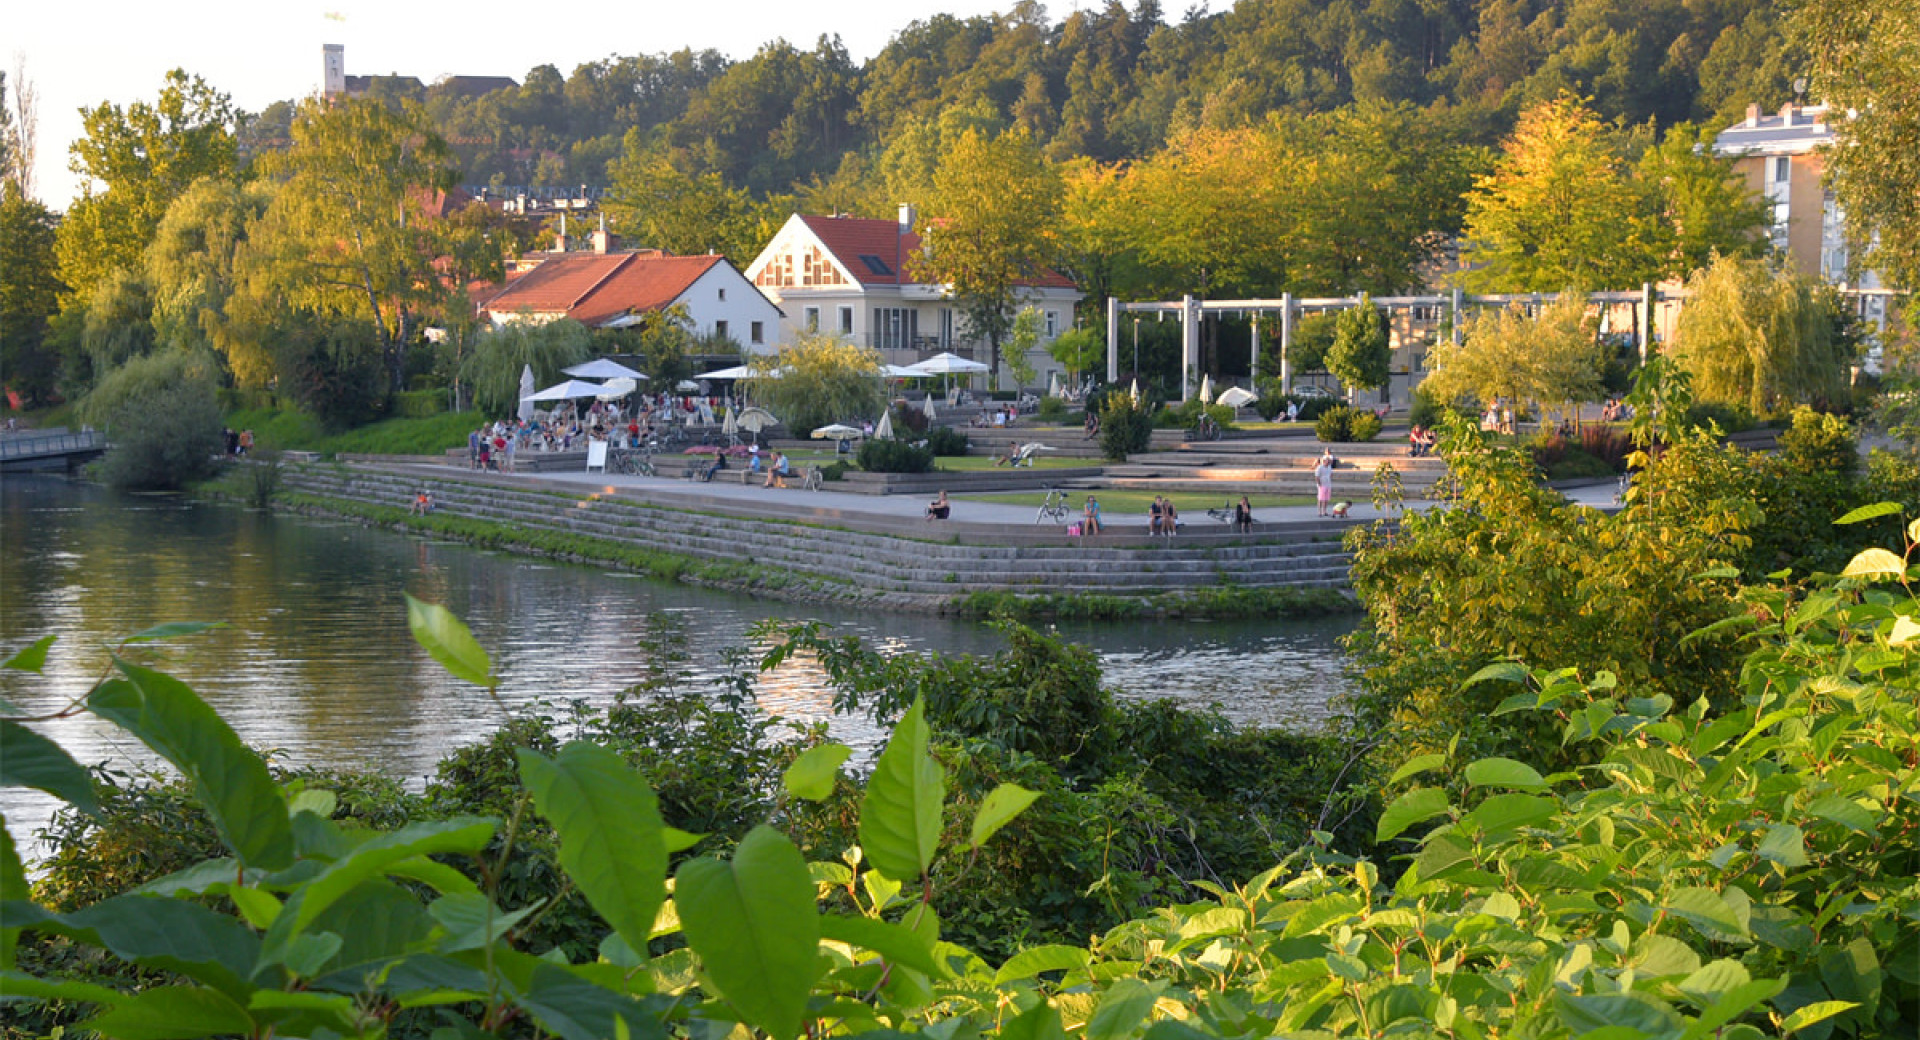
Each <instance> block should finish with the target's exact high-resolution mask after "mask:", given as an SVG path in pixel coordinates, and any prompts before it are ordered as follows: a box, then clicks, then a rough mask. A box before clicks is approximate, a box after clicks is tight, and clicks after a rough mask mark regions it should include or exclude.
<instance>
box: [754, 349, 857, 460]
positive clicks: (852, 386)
mask: <svg viewBox="0 0 1920 1040" xmlns="http://www.w3.org/2000/svg"><path fill="white" fill-rule="evenodd" d="M747 364H748V366H749V367H750V368H751V369H752V370H753V375H752V376H751V377H749V378H748V379H747V380H746V381H745V390H746V393H747V396H748V397H749V398H751V399H752V400H753V401H754V402H755V403H756V404H759V405H761V406H763V407H765V408H767V409H769V410H771V411H772V412H773V414H774V415H776V416H778V417H779V418H780V421H781V423H782V425H784V426H786V428H787V429H788V430H789V431H791V432H792V433H793V434H794V435H795V436H805V435H806V434H807V433H809V432H811V431H813V430H815V429H817V428H819V427H821V426H825V425H827V424H829V423H834V422H848V421H851V422H858V421H860V420H861V419H866V418H871V417H873V416H876V415H878V414H880V409H881V408H883V407H885V406H886V403H887V397H886V392H885V389H884V387H883V386H882V384H881V368H880V354H879V352H877V351H875V350H872V349H870V348H868V347H862V346H858V345H856V344H853V343H849V342H847V341H846V340H843V339H840V338H839V337H837V336H833V335H830V334H828V333H824V332H803V333H801V334H800V335H799V337H798V338H796V339H795V340H794V341H793V344H792V345H791V346H788V347H786V348H785V349H783V350H781V351H780V352H779V353H778V354H759V355H755V356H754V357H752V358H750V359H749V360H748V362H747Z"/></svg>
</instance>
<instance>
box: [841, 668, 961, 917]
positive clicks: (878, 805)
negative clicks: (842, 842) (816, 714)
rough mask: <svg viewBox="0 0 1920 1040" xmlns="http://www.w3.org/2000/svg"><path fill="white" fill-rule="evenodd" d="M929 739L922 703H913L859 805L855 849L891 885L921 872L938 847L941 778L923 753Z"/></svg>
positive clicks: (943, 783)
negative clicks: (858, 830)
mask: <svg viewBox="0 0 1920 1040" xmlns="http://www.w3.org/2000/svg"><path fill="white" fill-rule="evenodd" d="M930 739H931V734H930V732H929V731H928V729H927V721H926V705H925V703H924V702H923V701H921V700H919V699H916V700H915V701H914V702H913V707H912V708H909V709H908V710H907V714H906V715H905V716H904V717H902V718H901V720H900V723H899V725H897V726H895V727H894V728H893V736H892V737H891V738H889V739H888V741H887V747H886V750H885V751H882V752H881V753H880V760H879V762H877V763H876V764H875V765H874V769H873V776H872V777H871V778H869V779H868V780H867V793H866V797H865V799H863V800H862V801H861V803H860V847H861V849H862V851H864V852H865V854H866V857H867V861H868V862H869V863H872V864H873V866H874V869H876V870H878V871H880V873H882V874H885V875H886V876H887V877H890V878H892V879H894V880H895V881H900V882H907V881H913V880H915V879H917V878H919V877H920V876H921V875H922V874H925V873H926V872H927V869H928V868H929V867H931V866H932V865H933V856H934V853H935V852H936V851H937V850H938V848H939V845H940V811H941V804H942V802H943V801H945V799H946V793H947V792H946V776H945V774H944V773H943V772H942V771H941V769H940V765H939V763H937V762H935V761H934V760H933V756H932V755H931V754H930V753H929V752H928V751H927V744H928V742H929V741H930Z"/></svg>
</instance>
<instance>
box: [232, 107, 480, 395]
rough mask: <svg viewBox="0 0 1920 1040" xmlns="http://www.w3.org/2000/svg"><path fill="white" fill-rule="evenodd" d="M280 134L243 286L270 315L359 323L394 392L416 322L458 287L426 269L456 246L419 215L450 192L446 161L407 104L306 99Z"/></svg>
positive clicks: (443, 226)
mask: <svg viewBox="0 0 1920 1040" xmlns="http://www.w3.org/2000/svg"><path fill="white" fill-rule="evenodd" d="M291 133H292V137H293V144H292V146H291V147H290V148H288V149H287V150H286V151H284V152H279V153H274V154H270V155H266V156H263V157H262V158H261V160H260V162H261V165H262V166H263V167H264V168H265V170H266V172H267V174H268V176H269V177H270V178H271V179H272V181H273V182H274V196H273V202H272V204H271V205H269V206H268V207H267V211H266V213H265V214H264V215H263V216H262V217H261V219H260V220H259V221H258V222H256V224H255V225H254V227H253V229H252V234H251V236H250V238H249V241H248V243H247V250H246V252H247V259H248V265H247V266H248V278H247V280H248V284H249V288H250V290H251V292H252V293H253V294H254V296H255V298H256V299H257V300H259V301H260V302H261V304H262V305H263V306H264V307H266V308H268V309H269V310H270V311H272V312H278V313H287V312H306V313H311V314H316V315H324V316H331V317H341V318H349V319H353V320H359V321H364V322H366V323H368V325H369V326H370V327H371V328H372V329H373V330H374V333H375V334H374V336H373V342H374V343H375V344H376V346H377V349H378V350H379V353H380V360H381V362H382V365H383V367H384V368H385V370H386V372H387V378H388V390H389V391H390V392H397V391H399V390H401V389H402V388H403V386H404V383H403V377H404V375H405V371H404V366H403V361H404V357H405V351H406V347H407V345H408V344H409V343H410V342H411V341H412V340H413V339H414V338H415V336H416V335H417V334H418V332H419V329H420V326H421V324H422V319H423V317H424V316H427V315H430V314H432V313H433V312H434V311H435V310H437V309H439V308H440V307H441V306H442V305H443V304H445V303H447V302H448V301H449V298H450V297H451V296H452V294H453V290H454V289H457V288H458V287H453V286H448V285H446V284H444V281H445V280H443V278H442V277H441V275H440V272H439V271H438V269H437V268H436V264H437V263H439V262H441V260H442V258H443V257H445V256H447V255H448V254H449V253H450V252H453V251H455V250H456V249H457V248H458V246H459V245H460V243H458V242H455V241H454V240H453V237H454V236H453V232H454V229H453V228H450V227H449V226H448V223H447V222H446V221H445V220H443V219H441V218H439V217H436V216H433V215H430V213H429V207H430V205H431V204H432V203H434V202H435V201H436V200H437V199H438V198H440V193H441V192H442V191H445V190H447V189H448V188H451V187H452V184H453V179H454V176H455V173H456V167H455V166H454V164H453V155H452V153H451V152H450V151H449V150H448V148H447V145H446V142H445V141H443V140H442V139H441V138H440V135H439V134H437V133H435V132H434V130H433V128H432V124H431V122H430V121H429V119H428V118H427V115H426V113H425V111H424V110H422V109H421V108H419V107H418V106H416V105H408V106H406V107H403V108H392V107H389V106H388V105H386V104H383V103H381V102H379V101H374V100H368V99H344V100H343V99H329V100H324V101H323V100H312V101H308V102H306V103H305V104H303V105H301V106H300V109H299V111H298V112H297V113H296V114H295V116H294V118H293V125H292V129H291Z"/></svg>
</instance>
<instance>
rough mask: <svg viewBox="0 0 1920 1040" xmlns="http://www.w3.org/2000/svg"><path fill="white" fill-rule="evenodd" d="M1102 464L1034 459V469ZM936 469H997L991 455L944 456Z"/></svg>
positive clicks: (1097, 462) (1049, 457)
mask: <svg viewBox="0 0 1920 1040" xmlns="http://www.w3.org/2000/svg"><path fill="white" fill-rule="evenodd" d="M1102 464H1103V463H1102V462H1101V461H1100V460H1099V459H1087V458H1071V457H1065V456H1060V455H1048V454H1045V453H1044V452H1043V453H1038V454H1035V455H1034V457H1033V468H1034V469H1076V468H1080V467H1085V466H1099V465H1102ZM934 468H935V469H943V470H946V471H947V472H948V473H980V472H984V471H986V470H990V469H994V468H995V467H994V465H993V456H991V455H943V456H941V457H940V458H939V459H937V460H935V462H934ZM1002 468H1004V467H1002ZM1021 468H1022V469H1025V468H1026V467H1024V466H1023V467H1021Z"/></svg>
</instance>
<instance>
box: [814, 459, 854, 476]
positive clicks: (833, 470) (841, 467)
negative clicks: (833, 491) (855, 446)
mask: <svg viewBox="0 0 1920 1040" xmlns="http://www.w3.org/2000/svg"><path fill="white" fill-rule="evenodd" d="M852 468H853V466H852V465H851V464H849V463H848V462H847V460H845V459H834V460H833V461H832V462H829V463H827V464H826V465H824V466H822V467H820V479H821V480H841V479H844V478H845V477H846V475H847V471H848V470H850V469H852Z"/></svg>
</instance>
